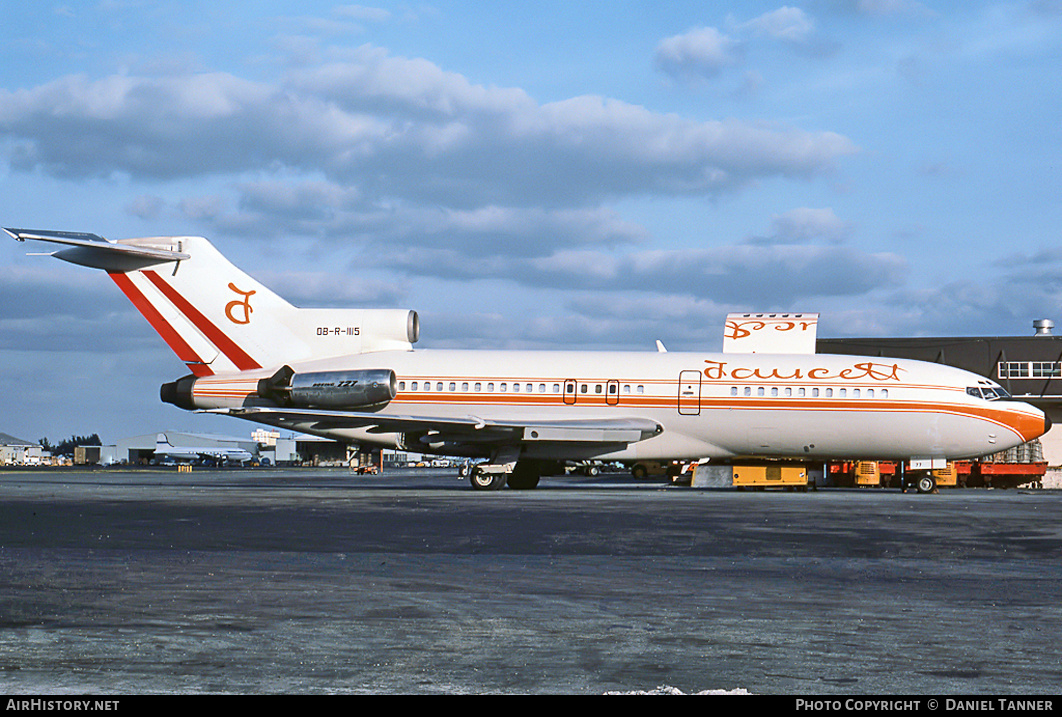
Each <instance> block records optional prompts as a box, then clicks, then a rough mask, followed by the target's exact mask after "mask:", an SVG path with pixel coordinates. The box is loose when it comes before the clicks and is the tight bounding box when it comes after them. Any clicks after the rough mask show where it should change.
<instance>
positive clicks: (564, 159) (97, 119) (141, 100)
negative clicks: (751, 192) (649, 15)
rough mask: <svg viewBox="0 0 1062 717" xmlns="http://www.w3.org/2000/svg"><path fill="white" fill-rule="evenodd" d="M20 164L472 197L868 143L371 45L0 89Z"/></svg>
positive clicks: (549, 193) (569, 197)
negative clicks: (571, 93)
mask: <svg viewBox="0 0 1062 717" xmlns="http://www.w3.org/2000/svg"><path fill="white" fill-rule="evenodd" d="M0 134H3V135H6V138H7V139H8V140H9V145H8V146H9V147H16V146H17V147H18V148H19V149H18V151H17V152H16V151H15V150H14V149H12V150H10V151H9V159H10V161H11V163H12V166H14V167H15V168H16V169H21V170H29V169H32V168H40V169H43V170H45V171H47V172H50V173H52V174H55V175H58V176H74V177H86V176H92V175H103V176H106V175H110V174H112V173H114V172H122V173H127V174H129V175H131V176H133V177H140V178H183V177H197V176H205V175H210V174H226V173H228V174H237V173H247V172H256V173H261V172H269V173H272V172H274V171H276V170H277V168H287V169H289V170H294V171H296V172H300V173H306V172H313V173H321V174H323V175H324V176H326V177H328V178H329V179H330V180H332V181H342V182H343V183H344V184H347V185H349V186H354V187H357V188H358V190H359V191H361V192H363V193H364V195H365V196H366V197H367V198H370V199H371V198H373V197H376V198H386V197H402V198H404V199H405V200H407V201H416V202H427V203H432V204H443V205H447V206H453V207H462V206H464V207H475V206H482V205H485V204H512V203H514V202H522V203H527V204H542V203H547V204H554V205H568V206H579V205H584V204H587V203H593V202H599V201H601V200H602V199H604V198H607V197H617V196H627V195H639V194H656V195H663V196H668V195H671V196H673V195H689V194H692V195H705V196H708V195H714V194H718V193H720V192H725V191H732V190H735V189H739V188H741V187H743V186H745V185H746V184H748V183H749V182H752V181H755V180H756V179H759V178H763V177H770V176H778V175H782V176H789V177H810V176H815V175H818V174H820V173H822V172H826V171H829V170H831V169H832V168H833V167H834V165H835V163H836V162H837V160H838V159H840V158H841V157H844V156H846V155H850V154H852V153H854V152H855V151H856V148H855V146H854V145H853V144H852V142H851V141H850V140H849V139H848V138H846V137H843V136H841V135H838V134H835V133H831V132H808V131H804V130H800V129H797V128H793V127H781V126H780V127H769V126H764V125H759V124H754V123H748V122H742V121H738V120H727V121H699V120H692V119H686V118H683V117H680V116H678V115H671V114H661V113H657V112H653V111H651V110H649V109H646V108H645V107H641V106H638V105H632V104H629V103H625V102H621V101H619V100H615V99H610V98H604V97H595V96H581V97H573V98H571V99H567V100H562V101H559V102H552V103H548V104H543V105H540V104H537V103H535V102H534V101H533V100H531V99H530V98H529V97H528V96H527V94H526V93H524V92H523V91H521V90H517V89H507V88H493V87H484V86H480V85H473V84H471V83H469V82H468V81H467V80H466V79H465V78H464V77H462V76H461V75H457V74H455V73H450V72H445V71H443V70H441V69H440V68H439V67H437V66H436V65H434V64H432V63H430V62H427V61H425V60H420V59H412V60H409V59H404V58H396V57H391V56H390V55H388V54H387V53H386V52H385V51H382V50H379V49H376V48H361V49H359V50H358V51H357V52H355V53H353V56H352V57H351V58H349V59H348V60H347V61H346V62H343V63H334V64H330V65H327V66H324V67H319V68H316V69H314V70H305V71H300V72H296V73H292V74H291V75H289V76H288V77H286V78H285V79H284V81H283V82H280V83H276V84H270V83H263V82H252V81H248V80H243V79H241V78H238V77H235V76H232V75H229V74H226V73H208V74H202V75H184V76H179V77H164V78H151V77H130V76H124V75H115V76H111V77H106V78H103V79H99V80H90V79H88V78H85V77H81V76H70V77H65V78H62V79H59V80H56V81H53V82H50V83H47V84H45V85H41V86H39V87H36V88H32V89H29V90H20V91H16V92H8V91H0Z"/></svg>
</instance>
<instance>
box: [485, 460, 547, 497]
mask: <svg viewBox="0 0 1062 717" xmlns="http://www.w3.org/2000/svg"><path fill="white" fill-rule="evenodd" d="M541 477H542V464H541V463H540V462H539V461H533V460H527V459H525V460H522V461H515V460H513V461H504V462H502V461H499V460H497V459H495V460H492V461H491V462H490V463H480V464H478V465H476V466H473V467H472V470H471V471H470V472H469V482H471V484H472V488H473V489H475V490H501V489H502V488H504V487H505V486H506V485H508V486H509V487H510V488H513V489H515V490H530V489H531V488H535V487H537V486H538V481H539V478H541Z"/></svg>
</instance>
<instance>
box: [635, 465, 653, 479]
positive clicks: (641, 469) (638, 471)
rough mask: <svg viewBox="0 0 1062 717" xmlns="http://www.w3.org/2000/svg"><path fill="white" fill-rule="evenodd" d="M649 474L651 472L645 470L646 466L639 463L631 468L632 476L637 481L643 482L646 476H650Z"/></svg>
mask: <svg viewBox="0 0 1062 717" xmlns="http://www.w3.org/2000/svg"><path fill="white" fill-rule="evenodd" d="M648 473H649V471H647V470H645V466H643V465H642V464H641V463H637V464H635V466H634V467H633V468H631V475H632V476H633V477H634V478H635V479H636V480H642V479H643V478H645V476H646V475H648Z"/></svg>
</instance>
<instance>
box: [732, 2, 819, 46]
mask: <svg viewBox="0 0 1062 717" xmlns="http://www.w3.org/2000/svg"><path fill="white" fill-rule="evenodd" d="M741 27H743V28H747V29H749V30H752V31H754V32H758V33H763V34H765V35H769V36H771V37H774V38H777V39H779V40H785V41H787V42H798V43H799V42H804V41H805V40H807V39H808V37H809V36H810V35H811V33H812V32H813V31H814V30H815V23H814V21H813V20H812V19H811V18H810V17H808V15H807V14H806V13H805V12H804V11H803V10H801V9H800V8H796V7H788V6H785V7H780V8H778V9H777V10H774V11H772V12H768V13H764V14H763V15H760V16H759V17H757V18H755V19H753V20H749V21H748V22H746V23H743V24H742V25H741Z"/></svg>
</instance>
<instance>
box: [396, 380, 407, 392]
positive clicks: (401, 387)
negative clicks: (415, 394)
mask: <svg viewBox="0 0 1062 717" xmlns="http://www.w3.org/2000/svg"><path fill="white" fill-rule="evenodd" d="M398 390H399V391H405V390H406V382H405V381H399V382H398Z"/></svg>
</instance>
